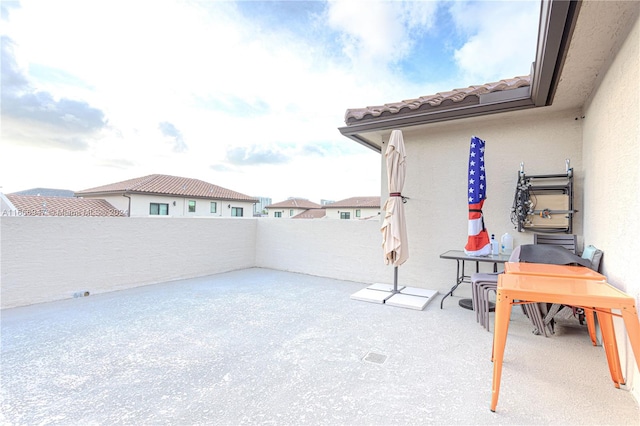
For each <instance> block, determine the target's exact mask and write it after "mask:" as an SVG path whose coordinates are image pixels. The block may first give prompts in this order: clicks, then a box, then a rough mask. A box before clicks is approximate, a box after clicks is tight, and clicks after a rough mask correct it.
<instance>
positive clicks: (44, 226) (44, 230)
mask: <svg viewBox="0 0 640 426" xmlns="http://www.w3.org/2000/svg"><path fill="white" fill-rule="evenodd" d="M379 228H380V224H379V223H378V222H377V221H351V220H343V221H323V220H284V221H279V220H272V219H268V218H259V219H254V218H252V219H241V218H237V219H236V218H221V219H207V218H198V219H192V218H165V219H158V218H149V217H147V218H142V217H138V218H136V217H132V218H112V217H0V289H1V297H0V299H1V307H2V308H3V309H4V308H9V307H15V306H23V305H29V304H33V303H42V302H47V301H52V300H60V299H66V298H70V297H73V294H74V293H75V292H80V291H89V292H90V293H91V294H96V293H103V292H108V291H114V290H121V289H126V288H132V287H137V286H141V285H147V284H154V283H158V282H164V281H171V280H176V279H181V278H188V277H197V276H203V275H209V274H215V273H220V272H225V271H230V270H235V269H242V268H252V267H256V266H259V267H263V268H271V269H281V270H285V271H293V272H300V273H305V274H310V275H318V276H326V277H331V278H337V279H343V280H352V281H359V282H363V283H373V282H382V283H388V284H391V283H392V282H393V269H392V267H388V266H385V265H384V263H383V260H382V248H381V235H380V231H379Z"/></svg>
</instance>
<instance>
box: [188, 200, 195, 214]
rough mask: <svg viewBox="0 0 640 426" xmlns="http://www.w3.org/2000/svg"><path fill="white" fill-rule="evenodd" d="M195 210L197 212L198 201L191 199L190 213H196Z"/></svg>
mask: <svg viewBox="0 0 640 426" xmlns="http://www.w3.org/2000/svg"><path fill="white" fill-rule="evenodd" d="M195 212H196V201H195V200H189V213H195Z"/></svg>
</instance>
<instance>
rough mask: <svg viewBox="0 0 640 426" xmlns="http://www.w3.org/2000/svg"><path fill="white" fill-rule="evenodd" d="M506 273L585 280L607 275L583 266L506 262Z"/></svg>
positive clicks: (601, 277)
mask: <svg viewBox="0 0 640 426" xmlns="http://www.w3.org/2000/svg"><path fill="white" fill-rule="evenodd" d="M504 272H505V273H507V274H521V275H537V276H544V277H558V278H584V279H586V280H598V281H606V280H607V277H605V276H604V275H602V274H601V273H599V272H596V271H594V270H593V269H589V268H586V267H584V266H573V265H550V264H547V263H524V262H507V263H505V264H504Z"/></svg>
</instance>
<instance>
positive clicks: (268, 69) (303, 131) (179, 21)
mask: <svg viewBox="0 0 640 426" xmlns="http://www.w3.org/2000/svg"><path fill="white" fill-rule="evenodd" d="M0 7H1V17H0V19H1V21H0V35H1V37H2V40H1V48H2V49H1V54H2V57H1V66H2V74H1V78H2V81H1V84H2V87H1V117H0V118H1V121H0V192H3V193H6V194H9V193H12V192H16V191H21V190H26V189H31V188H38V187H42V188H57V189H70V190H73V191H79V190H83V189H89V188H93V187H96V186H101V185H106V184H110V183H115V182H119V181H122V180H126V179H132V178H136V177H141V176H145V175H149V174H154V173H159V174H167V175H173V176H182V177H188V178H195V179H200V180H204V181H206V182H209V183H213V184H215V185H219V186H222V187H224V188H227V189H231V190H234V191H237V192H241V193H243V194H246V195H250V196H256V197H269V198H272V200H273V202H279V201H283V200H285V199H287V198H289V197H300V198H306V199H309V200H311V201H314V202H317V203H319V202H320V200H323V199H324V200H334V201H337V200H342V199H345V198H350V197H355V196H371V195H379V193H380V179H381V175H380V173H381V172H380V170H381V168H380V162H381V159H380V154H379V153H376V152H374V151H372V150H370V149H369V148H366V147H364V146H362V145H360V144H358V143H356V142H354V141H352V140H350V139H348V138H346V137H344V136H342V135H341V134H340V132H339V131H338V128H339V127H342V126H344V125H345V124H344V115H345V112H346V110H347V109H349V108H363V107H366V106H372V105H383V104H385V103H389V102H397V101H401V100H406V99H413V98H418V97H420V96H425V95H430V94H434V93H437V92H441V91H448V90H452V89H454V88H462V87H468V86H470V85H475V84H484V83H489V82H495V81H499V80H501V79H503V78H512V77H516V76H520V75H527V74H529V71H530V69H531V64H532V62H533V61H534V58H535V53H536V52H535V45H536V38H537V32H538V20H539V13H540V3H539V1H376V0H332V1H214V0H200V1H197V0H180V1H178V0H154V1H145V0H90V1H89V0H56V1H51V0H33V1H29V0H21V1H5V0H2V1H1V3H0Z"/></svg>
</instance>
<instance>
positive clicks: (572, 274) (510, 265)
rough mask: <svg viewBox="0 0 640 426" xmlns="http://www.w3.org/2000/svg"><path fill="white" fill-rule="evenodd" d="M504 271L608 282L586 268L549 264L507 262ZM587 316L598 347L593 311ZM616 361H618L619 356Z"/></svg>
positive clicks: (587, 310)
mask: <svg viewBox="0 0 640 426" xmlns="http://www.w3.org/2000/svg"><path fill="white" fill-rule="evenodd" d="M504 271H505V273H507V274H521V275H536V276H544V277H558V278H584V279H587V280H598V281H607V277H605V276H604V275H602V274H601V273H599V272H596V271H594V270H593V269H589V268H586V267H584V266H573V265H551V264H548V263H523V262H517V263H516V262H507V263H505V265H504ZM585 314H586V315H585V319H586V321H587V329H588V330H589V338H590V339H591V343H593V346H597V344H598V343H597V338H596V323H595V319H594V316H593V314H594V312H593V310H591V309H585ZM616 353H617V348H616ZM616 359H618V356H617V355H616ZM618 364H619V362H618Z"/></svg>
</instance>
